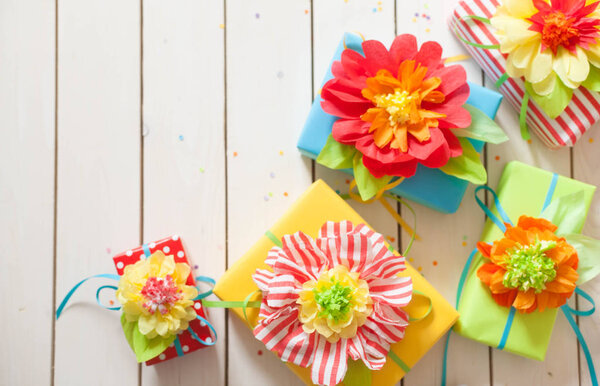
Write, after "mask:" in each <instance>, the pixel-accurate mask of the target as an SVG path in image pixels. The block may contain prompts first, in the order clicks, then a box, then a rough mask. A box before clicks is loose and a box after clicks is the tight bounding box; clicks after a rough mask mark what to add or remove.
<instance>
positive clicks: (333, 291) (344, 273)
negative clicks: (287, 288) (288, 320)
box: [296, 265, 373, 343]
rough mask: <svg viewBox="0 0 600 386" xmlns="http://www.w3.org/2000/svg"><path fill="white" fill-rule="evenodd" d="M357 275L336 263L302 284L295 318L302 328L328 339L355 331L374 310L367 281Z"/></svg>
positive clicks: (350, 336)
mask: <svg viewBox="0 0 600 386" xmlns="http://www.w3.org/2000/svg"><path fill="white" fill-rule="evenodd" d="M359 276H360V273H359V272H349V271H348V268H347V267H346V266H343V265H338V266H336V267H334V268H333V269H330V270H328V271H325V272H323V273H322V274H321V276H319V280H318V281H315V280H309V281H307V282H305V283H304V284H303V285H302V291H300V294H299V297H298V300H297V301H296V303H298V304H300V306H301V309H300V315H299V316H298V318H299V319H300V322H302V323H303V324H302V328H303V329H304V331H305V332H307V333H309V334H310V333H313V332H314V331H315V330H316V331H317V332H318V333H319V334H321V335H323V336H324V337H325V338H327V340H328V341H329V342H330V343H335V342H337V341H338V340H339V339H340V338H344V339H350V338H353V337H354V336H355V335H356V330H357V328H358V327H360V326H362V325H363V324H365V322H366V320H367V317H368V316H369V315H370V314H371V312H372V311H373V306H372V304H373V301H372V300H371V297H370V296H369V285H368V284H367V282H366V281H364V280H362V279H359Z"/></svg>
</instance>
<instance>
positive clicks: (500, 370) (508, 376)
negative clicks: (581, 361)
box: [486, 78, 578, 385]
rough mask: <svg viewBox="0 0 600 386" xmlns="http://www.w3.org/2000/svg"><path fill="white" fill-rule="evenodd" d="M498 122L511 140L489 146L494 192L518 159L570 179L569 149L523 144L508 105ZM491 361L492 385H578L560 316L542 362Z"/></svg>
mask: <svg viewBox="0 0 600 386" xmlns="http://www.w3.org/2000/svg"><path fill="white" fill-rule="evenodd" d="M486 84H487V85H490V86H491V85H492V82H491V81H490V80H489V79H487V78H486ZM492 87H493V86H492ZM497 122H498V123H499V124H500V125H501V126H502V127H503V128H504V130H505V131H506V133H507V134H508V136H509V137H510V141H508V142H506V143H504V144H501V145H497V146H492V145H490V146H488V152H487V165H488V169H487V170H488V174H489V185H490V186H491V187H492V188H494V189H496V187H497V184H498V181H499V179H500V175H501V174H502V171H503V169H504V165H506V163H507V162H509V161H511V160H519V161H521V162H525V163H528V164H530V165H534V166H537V167H540V168H542V169H546V170H549V171H552V172H556V173H559V174H561V175H564V176H567V177H568V176H570V170H571V161H570V154H569V149H568V148H564V149H560V150H555V151H552V150H549V149H548V148H547V147H545V146H544V145H543V144H542V143H541V142H540V141H539V140H538V139H537V137H535V136H534V135H532V137H533V138H532V140H531V143H528V142H527V141H524V140H523V139H522V138H521V135H520V132H519V120H518V114H517V113H516V112H515V111H514V109H513V108H512V107H511V106H509V105H508V103H506V102H504V103H503V104H502V106H501V108H500V112H499V113H498V118H497ZM492 361H493V381H494V384H501V385H502V384H511V385H512V384H515V385H536V384H544V385H576V384H578V375H577V373H578V370H577V342H576V339H575V337H574V335H573V334H571V333H570V331H569V325H568V323H567V321H566V320H565V318H564V317H563V316H562V315H558V317H557V318H556V324H555V325H554V332H553V334H552V339H551V340H550V344H549V346H548V352H547V355H546V360H545V361H544V362H537V361H534V360H530V359H526V358H523V357H520V356H517V355H514V354H510V353H508V352H504V351H500V350H497V349H494V350H493V352H492Z"/></svg>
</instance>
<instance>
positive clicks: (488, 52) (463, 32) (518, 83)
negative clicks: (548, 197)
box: [449, 0, 600, 148]
mask: <svg viewBox="0 0 600 386" xmlns="http://www.w3.org/2000/svg"><path fill="white" fill-rule="evenodd" d="M499 5H500V1H499V0H464V1H461V2H460V3H459V5H458V6H457V7H456V9H455V10H454V13H453V14H452V16H451V18H450V20H449V24H450V29H451V30H452V31H453V32H454V33H455V34H456V35H458V36H460V37H462V38H463V39H465V40H467V41H469V42H472V43H478V44H485V45H496V44H499V41H498V40H497V39H496V37H495V36H494V27H492V26H491V25H488V24H485V23H482V22H480V21H475V20H468V21H465V20H461V18H464V17H465V16H468V15H476V16H481V17H485V18H488V19H489V18H491V17H492V16H493V15H494V14H495V13H496V8H497V7H498V6H499ZM463 44H464V42H463ZM464 46H465V47H466V49H467V51H469V53H470V54H471V55H472V56H473V58H474V59H475V61H477V63H478V64H479V65H480V66H481V68H483V70H484V71H485V73H486V74H487V75H488V76H489V77H490V78H491V79H492V81H494V82H496V81H497V80H498V78H500V77H501V76H502V75H503V74H504V73H505V72H506V58H505V56H504V55H503V54H502V53H501V52H500V50H499V49H482V48H477V47H474V46H470V45H468V44H464ZM524 91H525V83H524V82H523V79H520V78H519V79H514V78H509V79H507V80H506V81H505V82H504V83H503V84H502V85H501V86H500V92H501V93H502V94H503V95H504V96H505V97H506V99H508V101H509V102H510V104H511V105H512V106H513V107H514V108H515V109H516V110H517V111H520V110H521V101H522V100H523V95H524ZM598 118H600V95H599V94H598V93H596V92H593V91H588V90H587V89H585V88H584V87H579V88H578V89H576V90H574V92H573V99H572V100H571V102H570V103H569V104H568V105H567V108H566V109H565V110H564V111H563V112H562V113H561V114H560V115H559V116H558V117H557V118H556V119H552V118H550V117H549V116H547V115H546V113H544V112H543V111H542V109H541V108H540V107H539V106H538V105H537V104H536V103H535V102H534V101H533V100H532V99H531V98H530V99H529V104H528V108H527V125H528V126H529V129H530V130H532V131H533V132H534V133H535V134H536V135H537V136H538V137H539V138H540V139H541V140H542V142H543V143H544V144H545V145H546V146H548V147H550V148H558V147H560V146H565V145H566V146H572V145H573V144H575V142H576V141H577V139H578V138H579V137H581V135H582V134H583V133H585V132H586V130H588V129H589V128H590V126H592V125H593V124H594V123H596V122H597V121H598Z"/></svg>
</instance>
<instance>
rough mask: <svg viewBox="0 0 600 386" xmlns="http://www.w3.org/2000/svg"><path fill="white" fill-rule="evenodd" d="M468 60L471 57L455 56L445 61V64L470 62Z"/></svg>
mask: <svg viewBox="0 0 600 386" xmlns="http://www.w3.org/2000/svg"><path fill="white" fill-rule="evenodd" d="M468 59H471V56H469V55H463V54H461V55H454V56H450V57H448V58H446V59H444V63H454V62H460V61H463V60H468Z"/></svg>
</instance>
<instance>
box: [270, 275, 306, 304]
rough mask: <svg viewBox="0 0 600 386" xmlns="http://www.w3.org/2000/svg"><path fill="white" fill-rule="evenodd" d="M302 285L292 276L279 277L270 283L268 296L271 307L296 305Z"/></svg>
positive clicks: (275, 277)
mask: <svg viewBox="0 0 600 386" xmlns="http://www.w3.org/2000/svg"><path fill="white" fill-rule="evenodd" d="M301 288H302V285H301V284H300V283H299V282H298V281H297V280H296V279H295V278H294V276H292V275H277V276H274V277H273V278H271V280H270V281H269V286H268V292H267V294H266V298H267V304H268V305H269V306H270V307H275V308H277V307H283V306H286V305H288V304H290V303H295V302H296V299H298V292H299V291H300V289H301Z"/></svg>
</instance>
